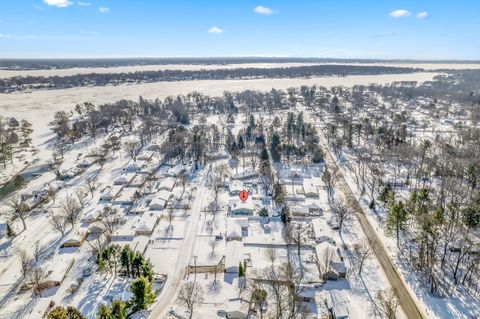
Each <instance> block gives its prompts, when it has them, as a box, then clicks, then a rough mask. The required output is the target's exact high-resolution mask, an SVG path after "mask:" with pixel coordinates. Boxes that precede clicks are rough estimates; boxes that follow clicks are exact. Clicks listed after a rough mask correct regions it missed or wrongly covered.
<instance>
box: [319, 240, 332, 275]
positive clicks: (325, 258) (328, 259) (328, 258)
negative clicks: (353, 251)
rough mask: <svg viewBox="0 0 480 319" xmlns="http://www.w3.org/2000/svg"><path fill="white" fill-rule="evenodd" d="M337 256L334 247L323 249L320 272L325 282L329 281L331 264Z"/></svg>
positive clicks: (320, 257)
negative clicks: (328, 275)
mask: <svg viewBox="0 0 480 319" xmlns="http://www.w3.org/2000/svg"><path fill="white" fill-rule="evenodd" d="M336 254H337V253H336V252H335V249H334V248H333V247H332V246H327V247H325V249H323V251H322V253H321V254H320V256H318V258H319V260H318V271H319V272H320V276H322V278H323V280H327V274H328V272H329V271H330V269H331V263H332V261H334V259H335V256H336Z"/></svg>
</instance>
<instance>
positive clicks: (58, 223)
mask: <svg viewBox="0 0 480 319" xmlns="http://www.w3.org/2000/svg"><path fill="white" fill-rule="evenodd" d="M50 224H51V225H52V226H53V228H54V229H55V230H56V231H58V232H59V233H60V234H62V237H65V234H66V232H67V219H66V218H65V216H63V215H52V217H51V219H50Z"/></svg>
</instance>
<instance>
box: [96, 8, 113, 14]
mask: <svg viewBox="0 0 480 319" xmlns="http://www.w3.org/2000/svg"><path fill="white" fill-rule="evenodd" d="M98 11H100V13H109V12H110V8H108V7H100V8H98Z"/></svg>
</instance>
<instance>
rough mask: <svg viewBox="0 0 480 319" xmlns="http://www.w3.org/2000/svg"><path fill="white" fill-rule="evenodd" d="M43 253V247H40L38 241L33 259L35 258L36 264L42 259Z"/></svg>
mask: <svg viewBox="0 0 480 319" xmlns="http://www.w3.org/2000/svg"><path fill="white" fill-rule="evenodd" d="M41 253H42V246H40V242H39V241H36V242H35V246H34V248H33V257H34V258H35V262H38V260H39V259H40V254H41Z"/></svg>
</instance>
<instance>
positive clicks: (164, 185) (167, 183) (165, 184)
mask: <svg viewBox="0 0 480 319" xmlns="http://www.w3.org/2000/svg"><path fill="white" fill-rule="evenodd" d="M174 186H175V178H172V177H168V178H166V179H164V180H163V181H161V182H160V185H159V186H158V188H159V189H160V190H167V191H171V190H172V189H173V187H174Z"/></svg>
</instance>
